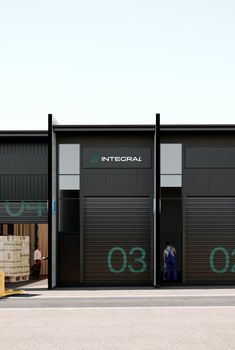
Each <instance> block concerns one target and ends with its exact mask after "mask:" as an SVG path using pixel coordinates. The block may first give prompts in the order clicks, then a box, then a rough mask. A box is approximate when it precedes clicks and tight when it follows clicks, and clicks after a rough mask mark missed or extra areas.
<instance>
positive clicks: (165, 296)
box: [11, 293, 235, 300]
mask: <svg viewBox="0 0 235 350" xmlns="http://www.w3.org/2000/svg"><path fill="white" fill-rule="evenodd" d="M27 294H30V293H24V294H22V295H21V296H20V297H16V296H12V297H11V299H18V300H19V299H21V298H22V297H24V295H25V297H27ZM204 297H205V298H207V297H210V298H217V297H224V298H227V297H230V298H232V297H233V298H235V294H217V295H214V294H203V295H197V294H192V295H184V294H179V295H115V296H113V295H111V296H110V295H94V296H92V295H88V296H84V295H31V296H30V297H28V298H33V299H100V298H103V299H107V298H111V299H112V298H113V299H118V298H119V299H120V298H122V299H124V298H136V299H137V298H139V299H140V298H149V299H150V298H204Z"/></svg>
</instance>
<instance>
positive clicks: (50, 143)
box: [48, 114, 52, 289]
mask: <svg viewBox="0 0 235 350" xmlns="http://www.w3.org/2000/svg"><path fill="white" fill-rule="evenodd" d="M51 168H52V114H48V289H52V169H51Z"/></svg>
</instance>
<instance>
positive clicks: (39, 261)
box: [33, 246, 42, 278]
mask: <svg viewBox="0 0 235 350" xmlns="http://www.w3.org/2000/svg"><path fill="white" fill-rule="evenodd" d="M33 260H34V265H35V277H36V278H39V277H40V272H41V265H42V253H41V250H40V247H39V246H38V247H37V249H36V250H35V251H34V253H33Z"/></svg>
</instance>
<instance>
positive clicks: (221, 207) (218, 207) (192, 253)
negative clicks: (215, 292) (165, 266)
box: [185, 197, 235, 283]
mask: <svg viewBox="0 0 235 350" xmlns="http://www.w3.org/2000/svg"><path fill="white" fill-rule="evenodd" d="M185 282H208V283H211V282H215V283H232V282H235V198H232V197H227V198H226V197H223V198H222V197H209V198H205V197H203V198H187V199H186V232H185Z"/></svg>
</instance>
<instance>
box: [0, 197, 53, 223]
mask: <svg viewBox="0 0 235 350" xmlns="http://www.w3.org/2000/svg"><path fill="white" fill-rule="evenodd" d="M47 221H48V214H47V202H46V201H2V202H0V223H3V224H30V223H32V224H34V223H35V224H42V223H44V224H47Z"/></svg>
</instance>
